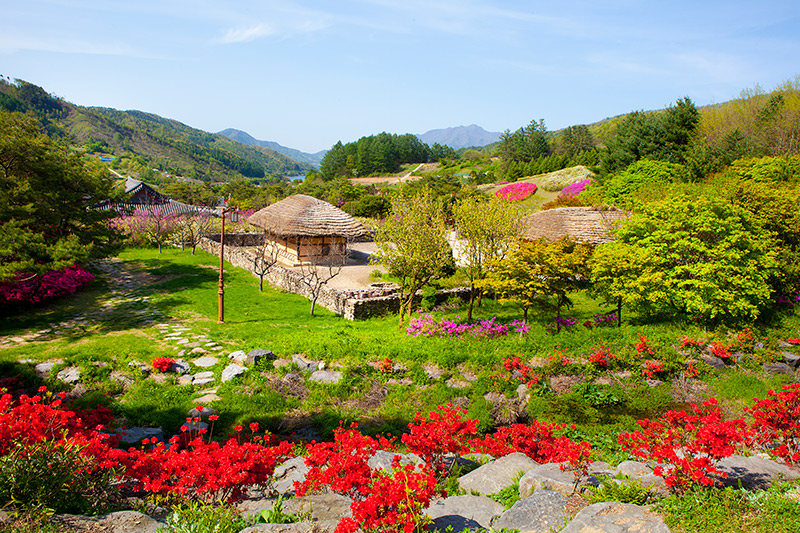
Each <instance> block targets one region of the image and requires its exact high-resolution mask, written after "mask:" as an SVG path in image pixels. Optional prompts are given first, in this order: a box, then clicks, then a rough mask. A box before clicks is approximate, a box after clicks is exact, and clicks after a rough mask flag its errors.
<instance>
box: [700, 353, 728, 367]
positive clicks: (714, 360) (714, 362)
mask: <svg viewBox="0 0 800 533" xmlns="http://www.w3.org/2000/svg"><path fill="white" fill-rule="evenodd" d="M700 359H702V360H703V362H704V363H705V364H707V365H708V366H710V367H711V368H716V369H717V370H724V369H725V361H723V360H722V359H720V358H719V357H717V356H716V355H711V354H707V353H703V354H701V355H700Z"/></svg>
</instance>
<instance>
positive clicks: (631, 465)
mask: <svg viewBox="0 0 800 533" xmlns="http://www.w3.org/2000/svg"><path fill="white" fill-rule="evenodd" d="M616 471H617V473H618V474H621V475H623V476H627V477H630V478H633V479H636V478H640V477H643V476H648V475H650V474H652V473H653V469H652V468H650V467H649V466H648V465H647V464H645V463H640V462H639V461H622V462H621V463H620V464H618V465H617V468H616Z"/></svg>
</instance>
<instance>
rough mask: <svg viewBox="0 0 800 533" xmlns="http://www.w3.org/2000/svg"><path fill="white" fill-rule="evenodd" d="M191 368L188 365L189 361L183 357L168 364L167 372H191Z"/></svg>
mask: <svg viewBox="0 0 800 533" xmlns="http://www.w3.org/2000/svg"><path fill="white" fill-rule="evenodd" d="M191 370H192V369H191V368H190V367H189V363H187V362H186V361H184V360H183V359H178V360H177V361H175V362H174V363H172V364H170V365H169V370H168V371H169V372H174V373H176V374H181V375H183V374H188V373H189V372H191Z"/></svg>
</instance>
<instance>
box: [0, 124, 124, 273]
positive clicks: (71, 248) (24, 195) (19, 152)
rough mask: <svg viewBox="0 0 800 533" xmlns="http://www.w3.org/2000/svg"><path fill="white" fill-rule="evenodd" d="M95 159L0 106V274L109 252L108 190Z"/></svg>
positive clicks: (67, 263) (39, 268) (108, 181)
mask: <svg viewBox="0 0 800 533" xmlns="http://www.w3.org/2000/svg"><path fill="white" fill-rule="evenodd" d="M113 185H114V181H113V179H112V178H111V177H110V175H109V174H108V172H107V171H106V170H105V169H104V168H103V167H102V166H100V165H99V164H96V163H93V162H91V161H90V160H88V159H86V158H84V157H83V156H82V155H81V154H79V153H77V152H74V151H72V150H70V149H69V148H68V147H66V146H63V145H61V144H58V143H56V142H55V141H52V140H51V139H49V138H48V137H47V136H45V135H43V134H42V133H40V130H39V126H38V123H37V121H36V119H35V118H34V117H33V116H31V115H23V114H20V113H12V112H8V111H4V110H0V280H9V279H14V278H15V277H18V276H20V275H24V276H34V277H41V276H42V275H43V274H45V273H46V272H48V271H51V270H60V269H63V268H65V267H68V266H70V265H73V264H75V263H84V262H86V261H88V260H89V259H92V258H97V257H102V256H104V255H107V254H109V253H111V251H112V250H113V248H114V245H115V244H116V233H115V232H114V231H113V230H112V229H111V228H109V225H108V220H109V219H110V218H111V217H113V216H114V213H113V212H108V211H100V210H98V209H93V208H92V206H93V205H95V204H97V203H99V202H100V201H102V200H106V199H108V198H111V197H112V196H113V194H112V188H113Z"/></svg>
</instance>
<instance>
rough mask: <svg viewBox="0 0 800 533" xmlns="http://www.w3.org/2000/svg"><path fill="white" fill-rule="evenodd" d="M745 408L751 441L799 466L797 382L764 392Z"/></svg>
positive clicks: (799, 396) (799, 397) (799, 394)
mask: <svg viewBox="0 0 800 533" xmlns="http://www.w3.org/2000/svg"><path fill="white" fill-rule="evenodd" d="M754 402H755V404H754V405H753V406H752V407H748V408H745V409H746V410H747V411H749V412H750V413H751V414H752V415H753V430H754V431H755V442H756V443H757V444H760V445H762V446H763V447H765V448H767V449H768V450H770V451H771V452H773V453H774V454H775V455H777V456H778V457H780V458H781V459H783V460H784V461H786V462H787V463H790V464H797V463H800V383H794V384H792V385H784V386H783V390H781V391H780V392H775V391H773V390H770V391H767V397H766V398H764V399H763V400H759V399H758V398H755V399H754Z"/></svg>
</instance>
